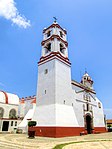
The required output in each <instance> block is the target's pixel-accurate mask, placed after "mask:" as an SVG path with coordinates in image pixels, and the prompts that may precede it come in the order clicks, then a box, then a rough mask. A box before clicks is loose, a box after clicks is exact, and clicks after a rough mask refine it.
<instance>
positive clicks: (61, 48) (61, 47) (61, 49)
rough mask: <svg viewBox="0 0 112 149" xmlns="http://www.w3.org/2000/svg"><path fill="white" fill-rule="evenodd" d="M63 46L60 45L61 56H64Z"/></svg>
mask: <svg viewBox="0 0 112 149" xmlns="http://www.w3.org/2000/svg"><path fill="white" fill-rule="evenodd" d="M64 49H65V48H64V46H63V45H62V44H60V52H61V53H62V54H64Z"/></svg>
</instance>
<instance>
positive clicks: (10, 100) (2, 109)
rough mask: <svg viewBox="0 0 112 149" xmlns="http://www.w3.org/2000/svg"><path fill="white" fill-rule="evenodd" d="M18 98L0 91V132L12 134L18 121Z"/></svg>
mask: <svg viewBox="0 0 112 149" xmlns="http://www.w3.org/2000/svg"><path fill="white" fill-rule="evenodd" d="M18 106H19V97H18V96H17V95H15V94H11V93H6V92H4V91H0V132H14V131H16V129H17V126H18V124H19V123H20V120H18Z"/></svg>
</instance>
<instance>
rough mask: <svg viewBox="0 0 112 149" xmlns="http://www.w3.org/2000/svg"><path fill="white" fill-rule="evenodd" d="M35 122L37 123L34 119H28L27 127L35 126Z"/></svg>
mask: <svg viewBox="0 0 112 149" xmlns="http://www.w3.org/2000/svg"><path fill="white" fill-rule="evenodd" d="M36 124H37V122H36V121H29V122H28V126H29V127H33V126H36Z"/></svg>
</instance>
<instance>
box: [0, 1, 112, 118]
mask: <svg viewBox="0 0 112 149" xmlns="http://www.w3.org/2000/svg"><path fill="white" fill-rule="evenodd" d="M5 1H6V4H5V3H4V2H5ZM14 2H15V3H14ZM5 5H7V7H6V11H4V7H3V6H5ZM9 6H10V15H8V12H9V8H8V7H9ZM13 6H14V7H13ZM11 14H12V15H11ZM53 16H56V17H57V18H58V23H59V24H60V25H61V26H62V27H63V28H66V30H67V33H68V44H69V46H68V50H69V59H70V61H71V63H72V79H75V80H77V81H80V80H81V76H82V75H83V74H84V71H85V68H86V69H87V71H88V73H89V74H90V76H91V77H92V79H93V80H94V89H95V90H96V92H97V96H98V98H99V99H100V100H101V101H102V103H103V106H104V109H105V112H106V113H107V114H108V115H107V117H108V118H112V1H111V0H94V1H90V0H66V1H65V0H57V1H52V0H47V1H46V0H41V1H39V0H22V1H20V0H15V1H14V0H0V90H4V91H7V92H11V93H15V94H17V95H18V96H19V97H26V96H30V95H35V94H36V84H37V73H38V69H37V62H38V61H39V58H40V54H41V41H42V30H43V28H44V27H48V26H49V25H51V24H52V22H53Z"/></svg>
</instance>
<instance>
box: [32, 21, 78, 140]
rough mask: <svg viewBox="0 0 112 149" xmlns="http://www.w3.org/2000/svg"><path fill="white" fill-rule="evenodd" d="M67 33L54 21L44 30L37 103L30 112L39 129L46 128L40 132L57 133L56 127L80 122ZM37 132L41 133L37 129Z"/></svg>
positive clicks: (70, 125)
mask: <svg viewBox="0 0 112 149" xmlns="http://www.w3.org/2000/svg"><path fill="white" fill-rule="evenodd" d="M66 36H67V32H66V30H65V29H63V28H62V27H61V26H60V25H59V24H58V23H57V22H56V21H54V22H53V24H52V25H51V26H49V27H48V28H45V29H44V30H43V40H42V42H41V44H42V53H41V58H40V61H39V62H38V83H37V101H36V103H37V107H36V110H35V113H34V116H33V120H36V121H37V126H38V129H39V128H40V129H41V130H43V131H44V132H47V134H45V135H44V134H43V136H54V137H55V136H58V135H57V134H56V129H58V128H59V127H78V126H79V125H78V122H77V119H76V116H75V112H74V109H73V104H72V100H73V90H72V85H71V63H70V61H69V59H68V49H67V47H68V42H67V37H66ZM48 127H49V129H48ZM51 129H53V134H51ZM41 130H40V131H41ZM58 132H59V131H58ZM38 135H40V136H41V134H40V132H39V130H38ZM59 135H60V134H59Z"/></svg>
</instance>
